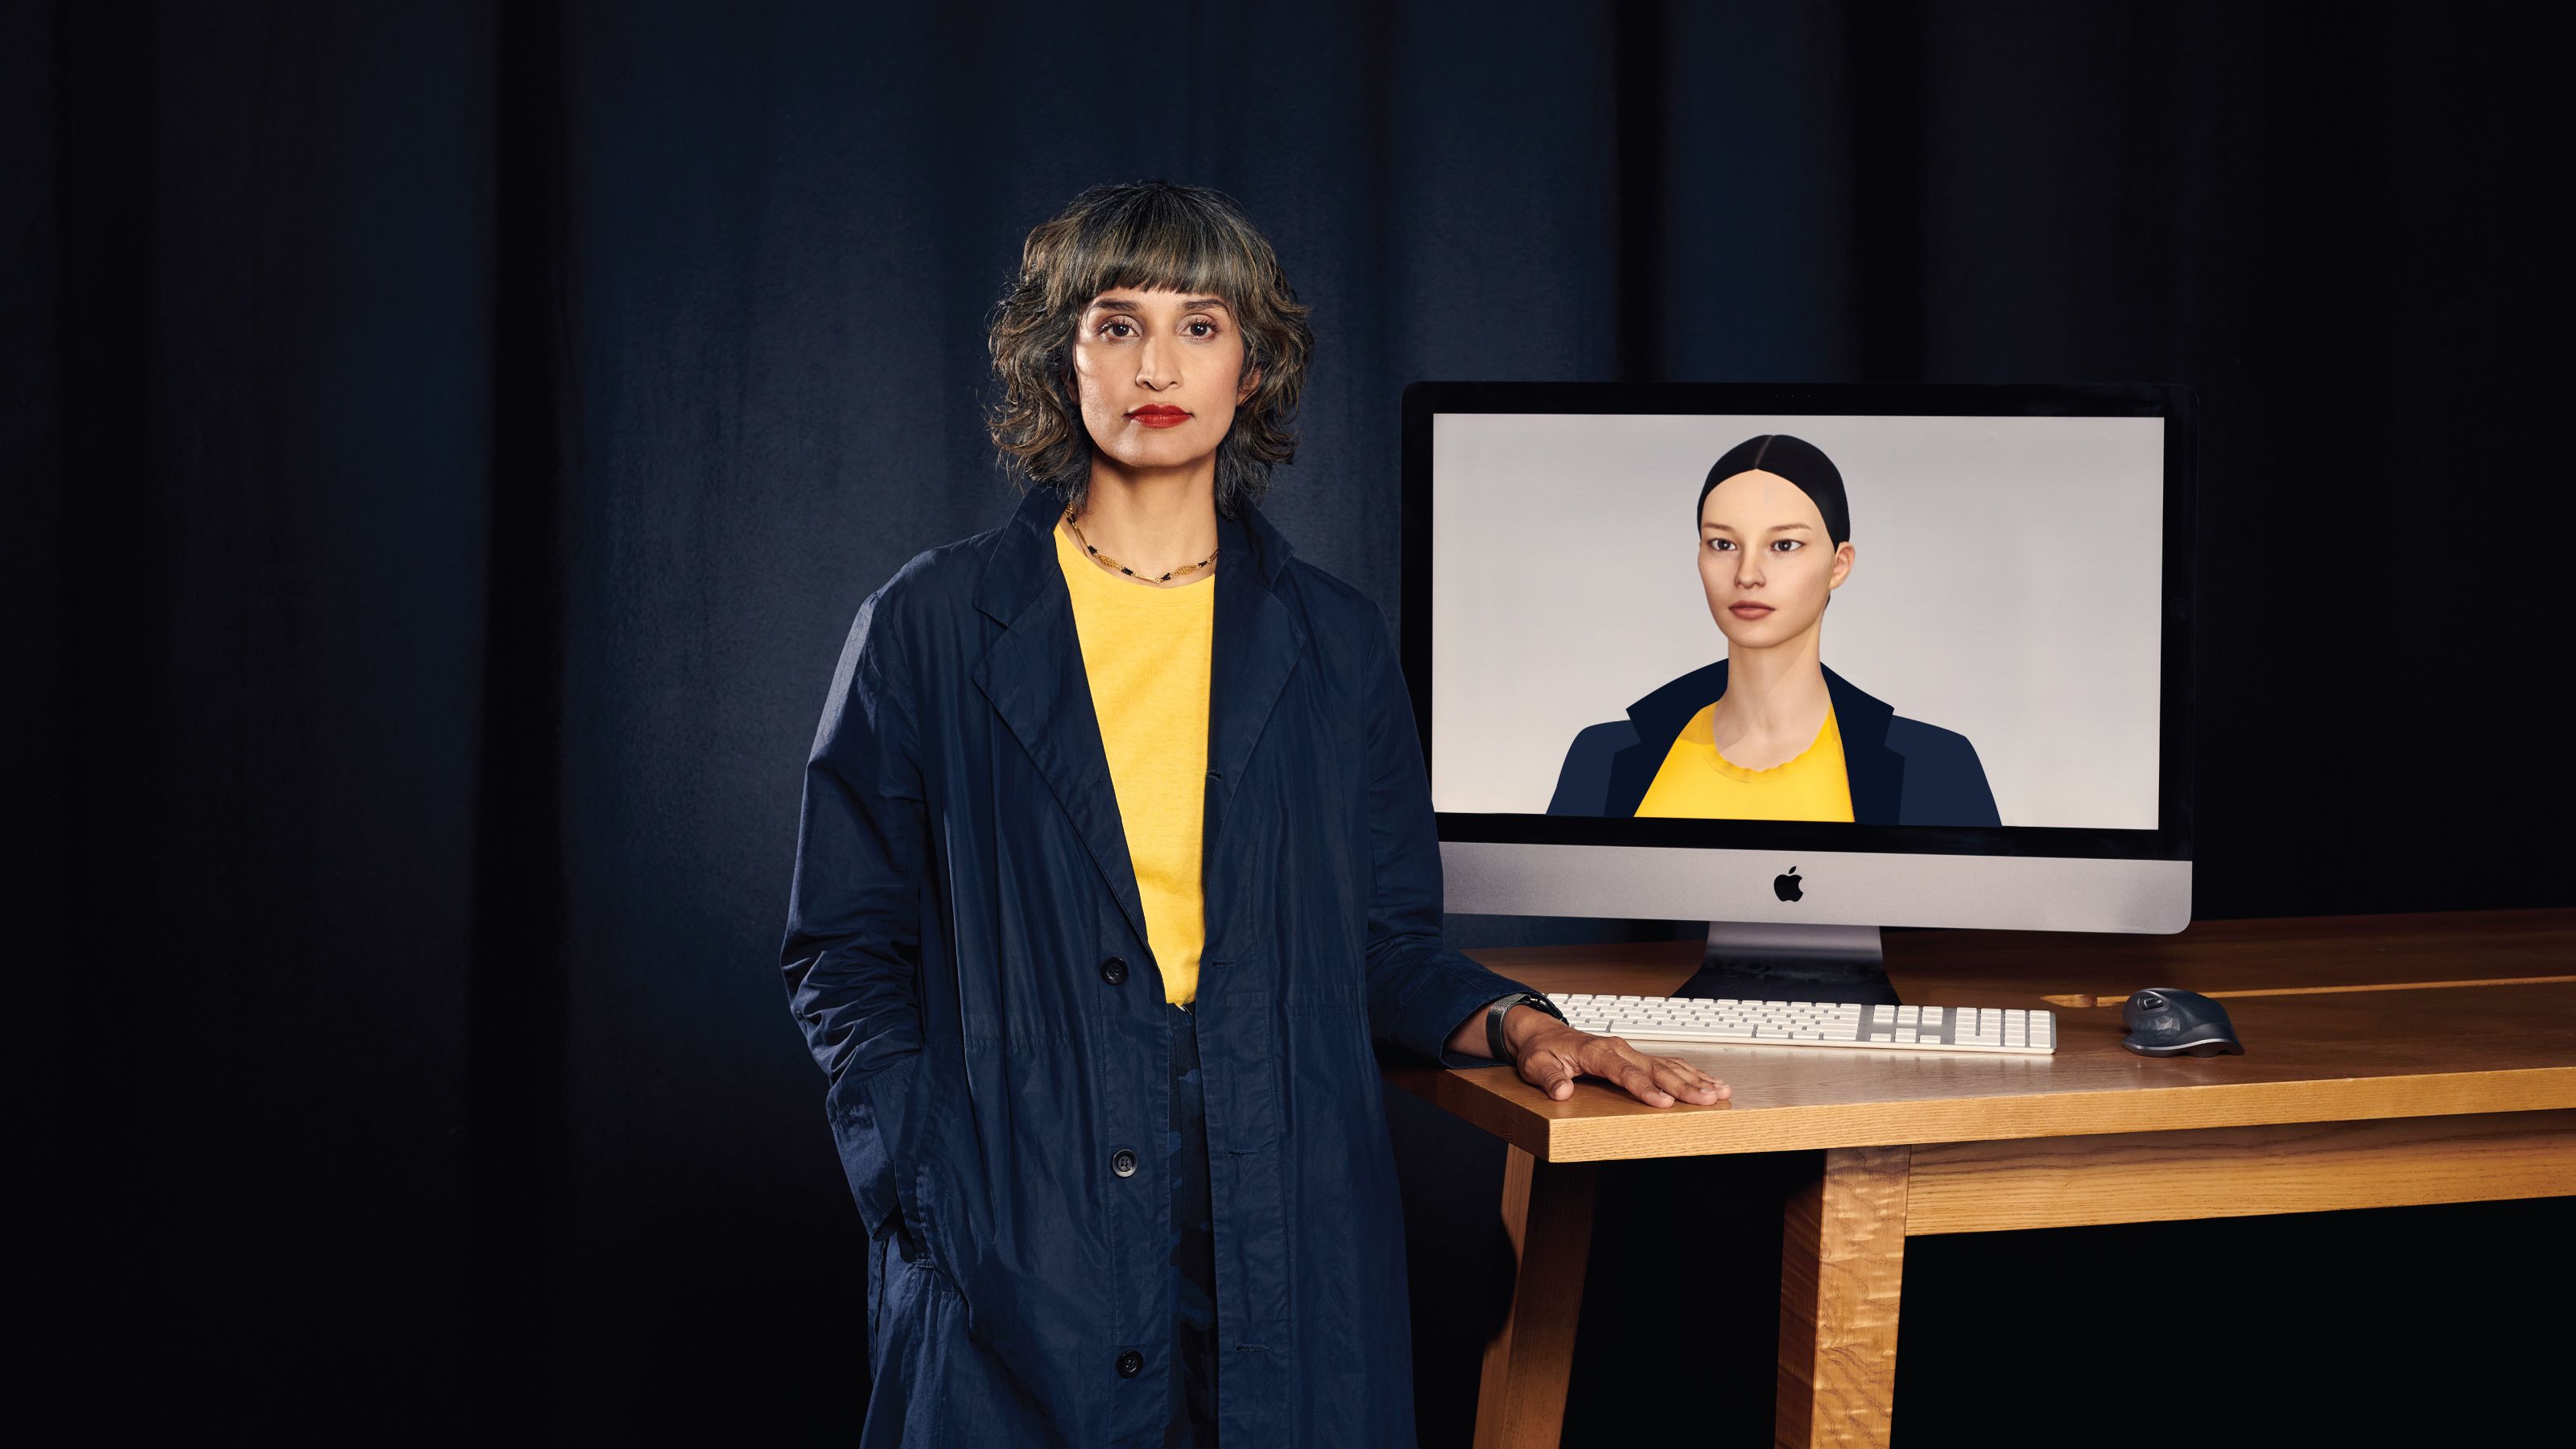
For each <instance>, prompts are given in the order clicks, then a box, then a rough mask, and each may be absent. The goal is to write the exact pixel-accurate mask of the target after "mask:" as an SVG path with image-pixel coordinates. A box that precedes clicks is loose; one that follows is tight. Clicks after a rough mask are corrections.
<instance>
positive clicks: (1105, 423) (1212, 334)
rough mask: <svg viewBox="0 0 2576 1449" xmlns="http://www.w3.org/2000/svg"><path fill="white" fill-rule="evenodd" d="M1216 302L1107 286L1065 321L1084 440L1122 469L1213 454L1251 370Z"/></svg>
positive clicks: (1184, 462)
mask: <svg viewBox="0 0 2576 1449" xmlns="http://www.w3.org/2000/svg"><path fill="white" fill-rule="evenodd" d="M1242 374H1243V335H1242V334H1241V333H1240V332H1239V331H1237V330H1236V328H1235V325H1234V313H1233V311H1232V310H1231V309H1229V308H1228V307H1227V306H1226V305H1225V303H1224V301H1223V300H1221V299H1219V298H1216V297H1211V296H1207V295H1204V294H1193V293H1188V292H1175V291H1173V290H1171V289H1169V288H1166V287H1156V288H1152V289H1139V288H1135V287H1116V288H1112V289H1111V290H1109V291H1106V292H1103V293H1101V294H1100V295H1099V296H1097V297H1094V298H1093V299H1091V304H1090V305H1089V306H1087V307H1085V308H1084V309H1083V312H1082V319H1081V321H1080V322H1078V323H1077V324H1076V325H1075V327H1074V335H1073V376H1074V385H1075V391H1076V394H1077V395H1078V396H1079V397H1080V399H1081V402H1082V422H1083V426H1084V428H1085V429H1087V430H1088V431H1089V432H1090V434H1091V442H1092V445H1093V446H1094V447H1096V448H1098V449H1099V450H1100V451H1101V452H1102V453H1104V454H1106V455H1108V456H1109V457H1110V458H1112V459H1114V460H1116V461H1117V462H1118V463H1121V464H1123V465H1125V466H1127V467H1129V468H1175V467H1186V466H1188V465H1190V464H1193V463H1196V462H1198V461H1200V460H1201V459H1204V458H1207V457H1209V456H1210V455H1212V454H1214V453H1215V452H1216V445H1217V444H1218V442H1220V441H1221V440H1223V439H1224V437H1225V434H1226V429H1228V428H1230V427H1232V426H1233V425H1234V410H1235V408H1236V407H1237V406H1238V405H1239V404H1241V403H1242V401H1243V400H1244V399H1245V398H1247V397H1250V396H1251V395H1252V386H1253V384H1254V383H1256V382H1258V381H1259V378H1258V376H1257V375H1256V376H1254V377H1250V378H1246V377H1244V376H1243V375H1242Z"/></svg>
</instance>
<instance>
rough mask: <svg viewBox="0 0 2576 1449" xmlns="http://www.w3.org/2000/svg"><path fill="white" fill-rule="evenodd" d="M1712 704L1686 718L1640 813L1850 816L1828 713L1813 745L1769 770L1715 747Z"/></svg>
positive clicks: (1838, 739)
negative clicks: (1736, 759)
mask: <svg viewBox="0 0 2576 1449" xmlns="http://www.w3.org/2000/svg"><path fill="white" fill-rule="evenodd" d="M1716 714H1717V702H1716V701H1715V700H1711V701H1709V703H1708V705H1707V707H1705V708H1703V709H1702V710H1701V711H1700V712H1699V713H1697V714H1695V715H1692V716H1691V717H1690V723H1688V724H1686V725H1683V726H1682V732H1681V733H1680V734H1679V735H1677V736H1675V737H1674V739H1673V747H1672V749H1671V750H1669V751H1667V752H1666V753H1665V755H1664V763H1663V765H1662V767H1661V768H1659V769H1657V770H1656V771H1655V782H1654V783H1653V784H1651V785H1648V786H1647V787H1646V798H1645V799H1643V800H1640V801H1638V802H1637V813H1638V814H1639V815H1687V816H1693V817H1697V818H1700V819H1707V820H1849V819H1851V818H1852V804H1851V779H1850V777H1849V776H1848V775H1846V774H1845V773H1844V770H1843V735H1842V730H1841V729H1840V728H1839V727H1838V726H1836V725H1835V723H1834V714H1833V711H1832V710H1827V711H1825V724H1824V728H1822V729H1819V730H1817V731H1816V742H1815V743H1814V744H1811V745H1809V746H1807V748H1806V749H1805V750H1803V751H1801V752H1800V753H1799V755H1798V757H1797V758H1796V759H1793V760H1791V761H1789V762H1788V763H1786V764H1782V765H1774V766H1772V767H1771V768H1770V769H1768V770H1748V769H1746V768H1744V767H1743V766H1742V765H1739V764H1736V763H1735V762H1734V761H1732V760H1729V759H1728V758H1726V756H1724V755H1721V754H1719V753H1718V752H1717V736H1716V734H1715V731H1714V730H1713V728H1712V726H1711V723H1710V722H1711V720H1712V719H1713V718H1714V717H1715V716H1716Z"/></svg>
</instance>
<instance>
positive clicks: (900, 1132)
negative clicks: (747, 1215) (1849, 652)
mask: <svg viewBox="0 0 2576 1449" xmlns="http://www.w3.org/2000/svg"><path fill="white" fill-rule="evenodd" d="M1304 312H1305V309H1304V308H1303V307H1301V306H1299V305H1298V304H1297V302H1296V300H1295V297H1294V294H1293V293H1292V292H1291V291H1290V290H1289V288H1288V286H1287V283H1286V280H1285V278H1284V277H1282V276H1281V274H1280V271H1279V267H1278V263H1277V261H1276V260H1275V258H1274V256H1273V254H1272V252H1271V249H1270V246H1269V244H1268V242H1267V241H1265V240H1264V239H1263V238H1262V237H1261V235H1260V233H1259V232H1257V231H1256V230H1254V228H1253V227H1252V225H1251V223H1250V222H1249V221H1248V220H1246V219H1245V217H1244V216H1243V214H1242V213H1241V211H1240V210H1238V209H1237V208H1236V206H1235V205H1234V203H1232V202H1231V201H1230V200H1228V199H1227V198H1225V197H1224V196H1222V195H1220V194H1218V193H1216V192H1212V191H1206V190H1201V189H1198V188H1192V187H1180V186H1169V185H1163V184H1160V183H1147V184H1138V185H1131V186H1106V187H1096V188H1093V189H1092V190H1089V191H1086V192H1084V193H1083V194H1082V195H1081V196H1079V197H1077V198H1076V199H1075V200H1074V202H1073V203H1072V205H1071V206H1069V207H1068V208H1067V209H1066V210H1065V211H1064V213H1063V214H1061V215H1059V216H1058V217H1056V218H1055V219H1053V220H1052V221H1049V222H1047V223H1046V224H1044V225H1043V226H1040V227H1039V228H1038V229H1037V230H1036V231H1034V232H1033V233H1031V234H1030V236H1029V238H1028V243H1027V246H1026V248H1025V249H1024V252H1023V261H1022V267H1021V271H1020V275H1019V277H1018V280H1017V282H1016V284H1015V285H1014V286H1013V287H1012V288H1011V289H1010V291H1009V293H1008V295H1006V296H1005V298H1004V299H1003V301H1002V304H1001V306H1000V308H999V309H998V311H997V313H996V315H995V318H994V320H993V324H992V333H991V341H992V348H993V357H994V364H995V368H996V370H997V372H998V374H999V376H1000V381H1001V398H1000V403H999V407H998V411H997V413H996V415H995V416H994V418H993V419H992V432H993V437H994V440H995V442H996V444H997V446H998V447H999V448H1000V450H1001V453H1002V456H1003V457H1004V459H1005V460H1006V461H1007V462H1009V463H1011V464H1013V465H1015V466H1017V467H1018V468H1019V469H1020V470H1021V471H1023V472H1025V473H1026V474H1027V475H1028V476H1029V478H1031V479H1032V480H1034V481H1035V482H1036V483H1038V484H1041V485H1044V486H1039V487H1033V488H1031V489H1030V490H1029V491H1028V493H1027V495H1026V497H1025V498H1024V499H1023V500H1022V502H1021V504H1020V507H1019V509H1018V511H1017V513H1016V515H1015V516H1014V517H1013V518H1012V519H1011V521H1010V522H1008V523H1006V524H1004V525H1003V526H1002V527H1000V528H997V529H994V530H992V531H990V532H987V533H982V534H978V535H976V536H974V537H972V538H968V539H963V540H960V541H958V542H955V543H950V544H946V545H943V546H941V547H937V548H933V549H930V550H928V551H926V552H924V553H921V554H919V555H917V556H915V557H914V558H913V559H912V560H910V561H909V562H908V563H906V564H905V565H904V566H903V567H902V568H901V569H900V570H898V571H897V572H896V574H895V576H894V577H893V578H892V579H890V580H888V581H887V582H886V583H885V584H884V585H883V586H882V587H880V588H879V589H878V590H877V591H876V592H875V593H874V594H872V595H870V596H869V597H868V599H867V600H866V601H865V602H864V603H863V604H861V605H860V607H859V611H858V618H857V621H856V622H855V623H854V624H853V625H852V627H851V630H850V635H849V641H848V643H847V645H846V646H845V647H844V649H843V651H842V655H841V661H840V667H839V670H838V672H837V673H836V674H835V675H834V678H833V683H832V689H831V693H830V696H829V698H828V700H827V701H826V703H825V706H824V710H823V718H822V723H821V725H820V727H819V728H818V730H817V731H816V734H815V740H814V748H813V753H812V756H811V759H810V762H809V764H808V766H807V770H806V777H805V795H804V812H803V820H802V824H801V826H800V830H799V836H798V846H797V859H796V876H795V891H794V897H793V901H792V903H791V905H790V919H789V923H788V931H787V938H786V943H785V947H784V950H783V953H782V955H783V960H784V962H785V967H786V976H787V985H788V991H789V996H790V999H791V1002H792V1005H793V1007H794V1009H795V1012H796V1016H797V1019H798V1020H799V1021H800V1022H801V1023H802V1025H803V1027H804V1029H805V1032H806V1036H807V1040H808V1042H809V1043H810V1044H811V1046H812V1048H813V1050H814V1053H815V1056H816V1058H817V1059H818V1060H819V1061H820V1062H821V1063H822V1066H823V1070H824V1071H825V1073H826V1074H827V1075H828V1076H829V1077H830V1081H831V1085H830V1088H829V1091H828V1095H827V1101H828V1104H829V1113H830V1118H831V1121H832V1124H833V1129H834V1132H835V1135H836V1137H837V1139H838V1142H839V1146H840V1151H841V1157H842V1162H843V1165H844V1166H845V1168H846V1169H847V1172H848V1175H849V1179H850V1186H851V1189H852V1191H853V1193H854V1194H855V1195H856V1197H857V1199H858V1204H859V1210H860V1214H861V1217H862V1219H863V1221H864V1223H865V1225H866V1228H867V1230H868V1234H869V1237H870V1239H871V1240H872V1242H873V1243H874V1245H875V1246H874V1260H873V1267H872V1272H871V1275H870V1278H869V1304H868V1309H869V1314H870V1324H871V1326H870V1333H869V1355H870V1360H871V1364H872V1366H873V1368H874V1369H875V1373H876V1378H875V1388H874V1393H873V1396H872V1398H871V1400H870V1402H869V1405H868V1412H867V1420H866V1424H865V1427H864V1430H863V1432H862V1435H861V1442H862V1443H864V1444H872V1445H873V1444H893V1443H898V1442H900V1443H905V1444H912V1443H923V1444H961V1445H963V1444H996V1445H1002V1444H1008V1445H1036V1444H1083V1445H1089V1444H1108V1443H1141V1442H1147V1441H1149V1440H1153V1439H1157V1438H1160V1439H1162V1440H1163V1441H1164V1442H1168V1443H1210V1442H1216V1438H1217V1436H1216V1432H1215V1431H1216V1429H1217V1427H1218V1425H1219V1424H1220V1423H1221V1424H1222V1427H1223V1434H1222V1441H1223V1442H1224V1443H1225V1444H1227V1445H1229V1446H1233V1445H1260V1444H1306V1443H1319V1444H1321V1443H1330V1444H1352V1445H1358V1444H1369V1445H1382V1444H1401V1443H1410V1442H1412V1436H1413V1405H1412V1385H1411V1378H1410V1362H1411V1359H1410V1348H1409V1343H1408V1324H1407V1319H1406V1315H1405V1312H1404V1308H1403V1305H1404V1301H1405V1273H1404V1248H1403V1241H1402V1238H1401V1236H1400V1234H1401V1231H1402V1219H1401V1216H1400V1212H1399V1208H1398V1203H1397V1198H1396V1190H1395V1173H1394V1163H1393V1161H1392V1160H1391V1155H1390V1152H1389V1147H1388V1143H1387V1137H1386V1129H1385V1119H1384V1117H1383V1116H1382V1114H1381V1103H1380V1096H1379V1085H1378V1068H1377V1063H1376V1061H1375V1058H1374V1055H1373V1053H1372V1050H1371V1042H1372V1040H1373V1039H1374V1040H1380V1041H1386V1042H1389V1043H1393V1044H1395V1045H1398V1046H1401V1047H1404V1048H1408V1049H1410V1050H1412V1051H1414V1052H1416V1053H1419V1054H1421V1055H1423V1056H1427V1057H1432V1058H1434V1059H1436V1060H1438V1061H1439V1062H1441V1063H1442V1064H1443V1065H1445V1066H1451V1067H1468V1066H1486V1065H1495V1064H1497V1063H1498V1055H1499V1059H1501V1060H1510V1061H1512V1062H1513V1063H1514V1064H1515V1066H1516V1067H1517V1068H1518V1070H1519V1072H1520V1074H1521V1076H1522V1078H1523V1079H1524V1080H1526V1081H1527V1082H1529V1083H1530V1084H1531V1085H1533V1086H1535V1087H1537V1088H1539V1089H1540V1090H1542V1091H1545V1092H1547V1093H1548V1094H1549V1095H1550V1096H1552V1097H1555V1098H1558V1099H1563V1098H1566V1097H1568V1096H1570V1095H1571V1093H1572V1090H1573V1078H1574V1077H1575V1076H1576V1075H1578V1074H1583V1073H1590V1074H1594V1075H1598V1076H1602V1077H1605V1078H1608V1079H1610V1080H1612V1081H1614V1082H1616V1083H1618V1084H1619V1085H1620V1086H1622V1087H1624V1088H1625V1089H1626V1090H1627V1091H1628V1092H1630V1093H1631V1094H1632V1095H1634V1096H1635V1097H1637V1098H1638V1099H1639V1100H1641V1101H1645V1102H1649V1103H1652V1104H1654V1105H1657V1106H1665V1105H1670V1104H1671V1103H1672V1102H1674V1101H1676V1100H1681V1101H1690V1102H1698V1103H1711V1102H1716V1101H1719V1100H1722V1099H1723V1098H1724V1097H1725V1096H1726V1095H1727V1090H1726V1087H1725V1086H1724V1084H1722V1083H1720V1082H1718V1081H1716V1080H1715V1079H1713V1078H1711V1077H1708V1076H1707V1075H1705V1074H1703V1073H1701V1072H1699V1071H1698V1070H1696V1069H1695V1068H1692V1067H1691V1066H1689V1065H1688V1064H1687V1063H1684V1062H1681V1061H1678V1060H1675V1059H1672V1058H1669V1057H1650V1056H1646V1055H1643V1054H1641V1053H1639V1052H1637V1051H1636V1050H1634V1049H1633V1048H1631V1047H1629V1046H1628V1045H1627V1044H1626V1043H1624V1042H1622V1041H1620V1040H1618V1039H1617V1038H1615V1037H1595V1036H1591V1035H1588V1034H1586V1033H1583V1032H1579V1031H1575V1030H1573V1029H1572V1028H1570V1027H1568V1026H1566V1025H1565V1024H1564V1022H1563V1021H1562V1019H1561V1018H1557V1017H1554V1016H1552V1015H1551V1014H1549V1012H1550V1010H1552V1009H1551V1008H1547V1007H1546V1006H1545V998H1543V997H1537V996H1534V995H1533V994H1531V993H1529V992H1528V991H1527V989H1526V988H1525V987H1523V986H1522V985H1521V984H1520V983H1518V982H1515V981H1510V980H1507V979H1505V978H1502V977H1499V976H1496V975H1495V974H1493V973H1492V972H1490V971H1487V970H1485V969H1484V968H1483V967H1481V966H1478V965H1476V964H1475V963H1474V962H1472V961H1469V960H1468V959H1467V958H1465V957H1464V956H1462V955H1460V954H1459V953H1457V952H1456V951H1453V950H1451V949H1449V948H1448V946H1447V945H1446V944H1445V943H1444V942H1443V941H1442V939H1441V935H1440V858H1439V854H1438V842H1437V839H1436V837H1435V835H1434V832H1433V818H1432V811H1431V804H1430V797H1429V792H1428V783H1427V781H1426V780H1425V778H1424V774H1423V769H1422V759H1421V749H1420V744H1419V739H1418V736H1417V733H1416V730H1415V726H1414V722H1413V713H1412V706H1411V702H1410V700H1409V698H1408V696H1407V695H1406V693H1405V688H1404V681H1403V678H1402V676H1401V674H1400V673H1399V672H1398V669H1397V665H1396V662H1395V655H1394V652H1393V649H1392V648H1391V646H1390V644H1389V640H1388V637H1387V633H1386V629H1385V626H1384V624H1383V623H1382V622H1381V620H1380V618H1379V616H1378V614H1377V611H1376V609H1375V607H1374V606H1373V605H1372V604H1371V603H1370V601H1369V599H1368V597H1367V596H1366V595H1364V594H1362V593H1360V592H1359V591H1358V590H1357V589H1354V588H1352V587H1351V586H1350V585H1348V584H1345V583H1343V582H1342V581H1340V580H1339V579H1335V578H1333V577H1332V576H1330V575H1328V574H1325V573H1323V572H1322V571H1320V570H1318V569H1316V568H1314V567H1313V566H1312V565H1310V564H1308V563H1306V562H1304V561H1303V560H1299V559H1294V558H1292V556H1291V554H1290V550H1289V546H1288V542H1287V540H1286V539H1285V538H1283V537H1281V536H1280V534H1279V532H1278V530H1276V529H1275V528H1273V527H1271V525H1270V524H1269V522H1268V521H1267V520H1266V519H1264V518H1263V517H1262V515H1261V513H1260V511H1259V509H1258V508H1257V507H1255V506H1254V505H1255V503H1256V502H1257V500H1258V498H1259V496H1260V494H1261V492H1262V490H1263V488H1264V486H1265V484H1266V481H1267V475H1268V472H1269V469H1270V468H1271V467H1273V466H1275V465H1277V464H1280V463H1284V462H1287V461H1288V460H1289V458H1290V456H1291V454H1292V453H1293V451H1294V445H1295V438H1294V435H1293V433H1292V432H1291V431H1290V430H1289V422H1288V420H1289V416H1290V414H1291V412H1292V410H1293V408H1294V405H1295V402H1296V398H1297V396H1298V392H1299V389H1300V388H1301V386H1302V384H1303V382H1304V372H1305V364H1306V357H1307V352H1308V347H1309V334H1308V332H1307V329H1306V325H1305V322H1304Z"/></svg>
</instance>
